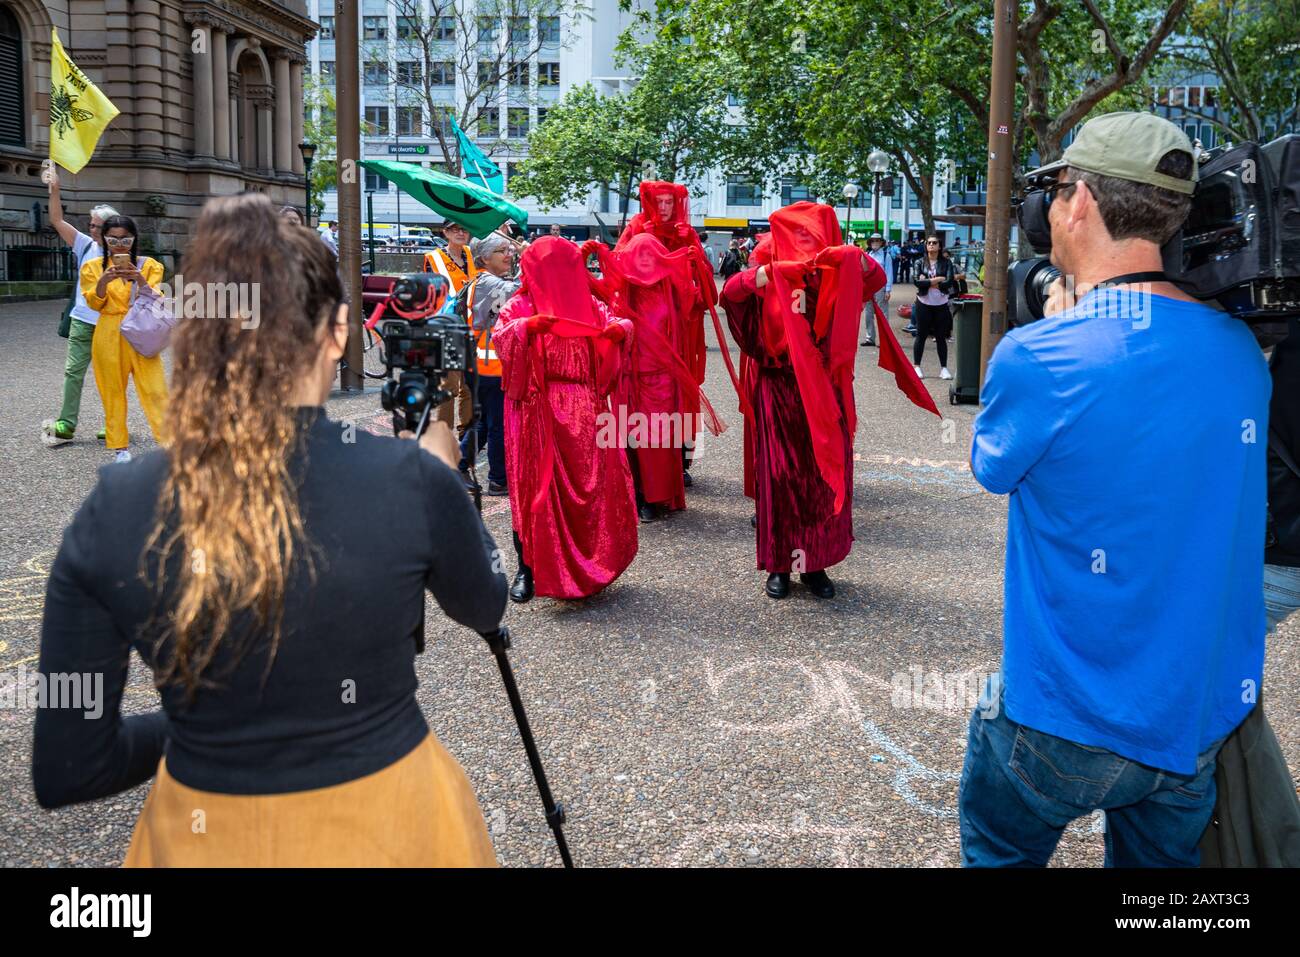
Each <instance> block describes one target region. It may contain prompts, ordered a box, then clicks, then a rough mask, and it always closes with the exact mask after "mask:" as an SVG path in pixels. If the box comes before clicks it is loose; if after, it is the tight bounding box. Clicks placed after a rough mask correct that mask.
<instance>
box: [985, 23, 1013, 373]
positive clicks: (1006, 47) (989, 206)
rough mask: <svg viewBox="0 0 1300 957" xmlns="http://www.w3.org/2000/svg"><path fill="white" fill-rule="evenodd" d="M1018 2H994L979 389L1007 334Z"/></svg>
mask: <svg viewBox="0 0 1300 957" xmlns="http://www.w3.org/2000/svg"><path fill="white" fill-rule="evenodd" d="M1017 7H1018V3H1017V0H994V3H993V80H992V83H991V84H990V86H989V167H988V191H987V194H986V198H985V206H984V313H983V316H982V320H981V325H982V329H981V333H982V337H981V340H980V343H981V348H980V389H981V390H982V389H983V388H984V376H985V373H986V372H987V371H988V365H989V359H990V358H992V356H993V350H994V349H995V348H996V347H997V344H998V342H999V341H1000V340H1001V339H1002V336H1003V334H1004V333H1005V332H1006V331H1007V261H1008V258H1009V257H1008V254H1009V252H1010V238H1011V172H1012V163H1013V162H1014V159H1015V157H1014V155H1013V144H1014V143H1015V117H1014V116H1013V110H1014V109H1015V93H1016V89H1015V84H1016V21H1017V16H1018V12H1019V11H1018V9H1017Z"/></svg>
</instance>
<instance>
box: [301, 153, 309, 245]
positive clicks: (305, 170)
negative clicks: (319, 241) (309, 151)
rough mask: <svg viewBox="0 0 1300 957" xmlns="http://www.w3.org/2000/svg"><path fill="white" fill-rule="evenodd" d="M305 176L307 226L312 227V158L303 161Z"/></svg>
mask: <svg viewBox="0 0 1300 957" xmlns="http://www.w3.org/2000/svg"><path fill="white" fill-rule="evenodd" d="M302 166H303V178H304V179H306V181H307V208H306V209H305V210H304V212H305V213H306V214H307V227H308V228H311V160H304V161H303V164H302Z"/></svg>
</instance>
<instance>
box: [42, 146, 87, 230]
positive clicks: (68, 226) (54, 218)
mask: <svg viewBox="0 0 1300 957" xmlns="http://www.w3.org/2000/svg"><path fill="white" fill-rule="evenodd" d="M42 175H43V176H44V178H45V179H46V180H47V181H48V182H49V184H50V225H51V226H53V227H54V231H55V232H56V233H58V234H59V238H60V239H62V240H63V241H64V242H65V243H67V244H68V245H69V246H76V244H77V237H78V236H80V235H82V233H81V231H80V230H79V229H77V227H76V226H73V225H72V223H70V222H68V221H67V220H66V219H64V218H63V200H62V198H60V196H59V174H58V171H57V170H55V168H54V166H53V165H51V166H50V168H49V169H48V170H46V171H45V172H44V173H43V174H42Z"/></svg>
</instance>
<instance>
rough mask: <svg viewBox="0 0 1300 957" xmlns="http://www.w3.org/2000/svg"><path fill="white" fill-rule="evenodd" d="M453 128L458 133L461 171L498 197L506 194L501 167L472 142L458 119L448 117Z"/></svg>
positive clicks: (457, 145) (457, 143) (457, 142)
mask: <svg viewBox="0 0 1300 957" xmlns="http://www.w3.org/2000/svg"><path fill="white" fill-rule="evenodd" d="M447 119H449V120H451V128H452V129H453V130H455V131H456V148H457V149H458V150H460V170H461V172H462V173H463V174H464V175H465V178H466V179H467V180H469V181H470V182H471V183H477V184H478V185H480V186H482V187H484V188H486V189H490V190H491V191H492V192H494V193H497V194H498V195H499V194H501V193H504V192H505V177H504V176H502V175H501V167H499V166H497V164H496V163H494V162H492V161H491V160H490V159H488V158H487V154H486V153H484V152H483V151H482V150H481V149H479V148H478V147H477V146H475V145H474V144H473V143H472V142H470V138H469V137H468V136H466V135H465V131H464V130H462V129H461V128H460V124H459V123H457V122H456V117H454V116H451V115H448V117H447Z"/></svg>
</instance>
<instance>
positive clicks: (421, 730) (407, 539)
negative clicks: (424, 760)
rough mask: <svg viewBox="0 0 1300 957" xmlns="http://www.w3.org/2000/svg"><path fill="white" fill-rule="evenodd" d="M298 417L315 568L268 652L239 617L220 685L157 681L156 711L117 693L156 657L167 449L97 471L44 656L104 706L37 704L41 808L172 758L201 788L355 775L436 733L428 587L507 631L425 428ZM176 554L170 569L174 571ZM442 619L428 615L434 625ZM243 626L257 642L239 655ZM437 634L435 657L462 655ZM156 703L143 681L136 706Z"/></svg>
mask: <svg viewBox="0 0 1300 957" xmlns="http://www.w3.org/2000/svg"><path fill="white" fill-rule="evenodd" d="M299 427H300V428H302V429H305V430H307V435H306V445H305V449H304V450H303V451H302V452H301V453H299V454H298V455H296V456H295V457H294V458H292V459H291V460H290V466H291V474H292V475H293V476H294V479H295V481H296V482H297V483H298V484H299V495H298V502H299V509H300V512H301V514H302V519H303V524H304V527H305V528H306V531H307V536H308V539H309V541H310V542H311V544H312V546H313V547H314V552H315V555H314V565H315V572H314V575H313V574H311V573H310V572H309V571H308V569H307V568H306V567H305V566H304V564H303V563H302V561H297V562H296V563H295V565H294V566H293V567H292V568H291V570H290V577H289V581H288V585H287V593H286V595H285V601H284V616H283V629H282V632H281V637H280V641H279V645H278V647H277V649H276V653H275V657H274V660H273V661H271V660H270V659H269V654H268V651H269V641H268V637H269V636H268V635H267V634H266V633H265V630H264V629H257V628H254V627H253V626H252V619H251V618H249V617H248V616H244V617H243V618H242V619H236V621H235V622H234V623H233V625H232V627H231V628H230V629H229V630H228V631H227V633H226V635H225V636H223V638H222V642H221V644H220V645H219V646H218V648H217V652H216V657H215V658H214V660H213V663H212V666H211V667H210V668H209V669H208V670H207V671H206V672H205V674H204V677H205V678H207V679H211V680H212V681H213V682H214V683H215V684H214V687H211V688H202V689H200V690H199V691H198V693H197V695H196V697H195V698H194V700H193V702H192V703H191V702H190V701H189V700H188V697H187V695H186V693H185V691H184V689H183V688H181V687H179V686H167V687H164V688H163V689H162V690H161V692H159V695H160V697H161V699H162V709H161V710H155V711H151V712H145V713H143V714H140V713H137V714H131V715H129V716H126V717H124V716H122V715H121V713H120V705H121V703H122V697H123V692H124V686H125V684H126V679H127V667H128V663H129V662H130V659H131V657H132V655H131V652H132V651H133V650H134V651H135V652H136V653H137V654H138V655H139V656H140V657H141V658H142V659H143V660H144V662H145V664H146V665H147V666H149V667H151V668H152V667H153V664H154V662H155V650H154V643H155V636H154V635H152V634H147V633H146V631H145V627H144V626H145V625H146V622H147V621H148V619H149V618H150V615H151V612H152V610H153V608H154V597H153V596H154V587H155V584H154V583H155V582H156V581H157V578H158V574H157V572H158V569H157V561H156V559H151V560H150V562H148V563H147V565H146V574H144V575H141V574H140V573H139V570H138V569H139V567H140V556H141V553H142V551H143V549H144V545H145V542H146V539H147V536H148V535H149V533H150V531H151V529H152V527H153V519H154V514H155V507H156V504H157V502H158V496H159V489H160V488H161V487H162V483H163V480H164V478H165V475H166V470H167V458H166V453H165V452H163V451H158V452H152V453H149V454H148V455H143V456H141V457H139V458H137V459H136V460H135V461H133V462H131V463H129V464H126V465H109V466H107V467H106V468H104V469H103V470H102V471H101V473H100V479H99V484H98V485H97V486H96V487H95V489H94V490H93V491H92V492H91V493H90V495H89V496H88V497H87V499H86V501H85V502H84V503H83V504H82V506H81V508H80V509H79V510H78V512H77V515H76V517H75V518H74V519H73V520H72V523H71V524H70V525H69V526H68V528H67V530H66V531H65V532H64V536H63V544H62V546H61V547H60V549H59V553H58V556H57V557H56V558H55V560H54V567H53V568H52V570H51V572H50V580H49V585H48V586H47V589H46V597H45V620H44V624H43V626H42V631H41V656H40V670H41V672H42V673H43V674H46V675H50V674H52V673H53V674H73V673H87V672H90V673H100V674H102V675H103V696H102V698H103V700H102V708H103V715H102V717H100V718H99V719H98V720H88V719H87V718H85V717H84V716H83V713H84V712H83V710H82V709H72V708H41V709H39V710H38V711H37V713H36V730H35V740H34V742H33V747H32V777H33V781H34V784H35V788H36V797H37V800H38V801H39V802H40V803H41V805H42V806H44V807H56V806H59V805H63V804H72V803H75V802H78V801H89V800H93V799H95V798H100V797H104V796H106V795H110V794H115V793H117V792H119V791H124V790H126V789H127V788H131V787H134V786H135V785H137V784H140V783H141V782H143V781H145V780H148V779H149V778H150V777H152V776H153V774H154V772H155V770H156V769H157V767H158V761H159V759H160V758H161V757H163V755H164V753H165V754H166V757H167V770H168V772H169V773H171V775H172V776H173V777H174V778H176V780H178V781H179V782H180V783H182V784H184V785H187V786H189V787H192V788H196V789H198V790H201V791H215V792H219V793H224V794H276V793H283V792H289V791H302V790H308V789H313V788H321V787H329V786H331V785H335V784H341V783H343V782H345V781H352V780H355V779H356V778H359V777H362V776H364V775H367V774H371V773H373V772H375V771H379V770H382V769H383V768H385V767H387V766H389V765H390V764H392V763H393V762H395V761H397V760H398V759H400V758H402V757H404V756H405V755H406V754H407V753H409V752H410V751H411V750H412V749H414V748H415V747H416V746H417V745H418V744H419V743H420V742H421V741H423V740H424V738H425V737H426V735H427V734H428V726H427V725H426V724H425V721H424V717H423V715H422V714H421V712H420V707H419V705H418V704H417V702H416V700H415V691H416V685H417V681H416V677H415V652H416V638H417V637H423V635H424V610H425V590H426V589H427V590H429V591H431V592H432V593H433V596H434V598H436V599H437V601H438V604H439V605H441V606H442V610H443V611H444V612H445V613H446V614H447V616H448V617H449V618H451V619H452V620H453V621H455V622H458V623H460V624H461V625H464V626H466V627H469V628H472V629H474V630H476V631H487V630H490V629H493V628H495V627H496V625H497V624H498V622H499V621H500V619H501V615H502V613H503V612H504V610H505V603H506V580H505V577H504V576H503V574H502V573H501V572H500V571H499V570H498V569H499V566H500V563H499V560H497V558H496V556H495V546H494V545H493V542H492V539H491V537H490V536H489V535H488V533H487V530H486V529H485V528H484V527H483V523H482V521H481V520H480V519H479V517H478V514H477V513H476V512H475V511H474V506H473V504H472V503H471V501H470V499H469V496H468V495H466V494H465V489H464V487H463V485H462V484H461V480H460V478H459V477H458V476H457V475H456V472H455V470H453V469H450V468H448V467H447V466H446V465H444V464H443V463H441V462H439V461H438V460H436V459H435V458H434V457H433V456H431V455H429V454H428V453H427V452H425V451H423V450H422V449H420V448H419V447H418V446H417V445H416V443H414V442H412V441H409V440H398V439H393V438H381V437H379V436H375V435H371V434H370V433H368V432H365V431H364V430H361V429H358V428H357V427H356V425H355V424H354V423H347V422H333V421H331V420H329V419H328V418H326V417H325V415H324V414H323V412H322V411H321V410H320V409H304V410H302V411H300V412H299ZM299 551H300V552H301V551H302V550H301V549H300V550H299ZM179 560H180V559H179V556H177V557H176V560H175V561H173V563H172V566H171V567H170V568H169V570H168V574H167V576H166V577H165V578H164V581H170V582H174V581H175V580H176V572H177V570H178V567H179V566H178V562H179ZM185 560H187V561H188V560H189V556H186V557H185ZM168 590H169V589H165V590H164V595H163V600H162V601H161V602H160V605H159V607H160V608H161V609H164V610H165V609H166V608H168V607H169V606H170V604H171V599H170V598H169V597H168ZM446 625H447V623H446V622H444V621H442V620H440V619H437V618H435V619H434V620H432V621H431V622H430V626H431V629H434V630H435V633H436V630H438V629H442V628H446ZM241 639H242V640H246V641H247V642H248V647H249V650H248V652H247V653H246V654H244V655H243V656H242V657H238V658H237V657H236V655H235V654H234V651H233V649H234V647H235V643H236V641H238V640H241ZM431 646H432V648H436V651H432V650H431V652H430V653H438V654H452V653H455V652H454V651H453V650H452V649H451V648H449V647H448V646H447V645H446V644H441V643H439V644H437V645H433V644H432V643H431ZM163 653H164V654H165V653H166V646H164V649H163ZM485 654H486V652H485ZM268 662H269V667H268ZM151 700H154V693H153V692H152V690H145V691H144V694H143V695H142V696H141V697H139V698H135V699H133V701H132V703H133V704H134V705H136V707H135V708H131V709H129V710H133V711H134V710H138V706H139V705H140V704H146V703H148V702H149V701H151Z"/></svg>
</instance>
